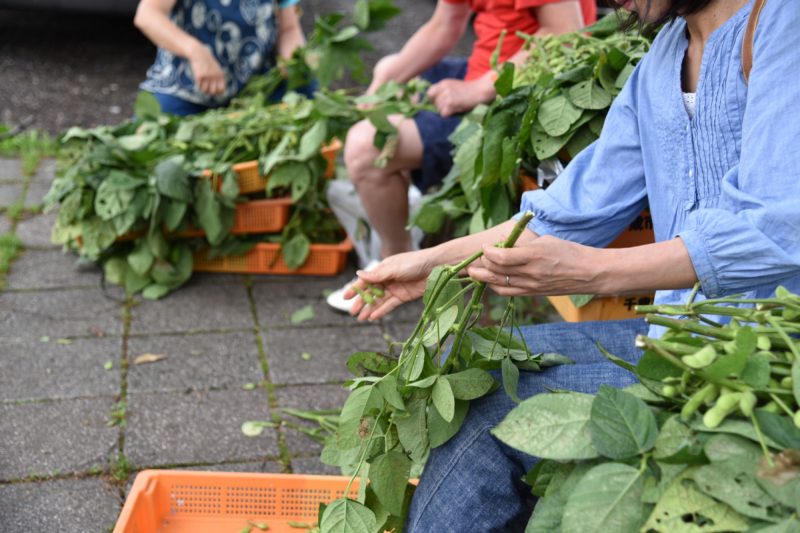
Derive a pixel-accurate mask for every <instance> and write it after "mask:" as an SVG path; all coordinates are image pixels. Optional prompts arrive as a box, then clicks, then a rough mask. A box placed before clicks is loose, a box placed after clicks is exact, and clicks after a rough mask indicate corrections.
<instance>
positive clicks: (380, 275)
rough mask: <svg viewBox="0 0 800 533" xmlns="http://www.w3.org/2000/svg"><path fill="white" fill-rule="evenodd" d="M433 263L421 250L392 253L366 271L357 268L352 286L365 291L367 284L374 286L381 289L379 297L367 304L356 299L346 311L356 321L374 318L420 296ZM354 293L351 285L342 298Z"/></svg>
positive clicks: (349, 297)
mask: <svg viewBox="0 0 800 533" xmlns="http://www.w3.org/2000/svg"><path fill="white" fill-rule="evenodd" d="M434 266H435V264H433V262H432V261H431V260H430V259H429V254H428V253H427V251H426V250H423V251H419V252H408V253H404V254H397V255H393V256H391V257H387V258H386V259H384V260H383V261H381V263H380V264H379V265H378V266H377V267H375V268H374V269H372V270H370V271H369V272H364V271H359V272H358V281H357V282H356V283H355V284H354V287H357V288H358V289H359V290H365V289H366V288H367V285H371V286H373V287H378V288H380V289H382V290H383V296H382V297H380V298H375V301H374V302H373V303H371V304H369V305H368V304H367V303H366V302H364V300H362V299H361V298H360V297H359V298H357V299H356V301H355V302H354V303H353V307H352V308H351V309H350V314H351V315H354V316H355V315H357V316H358V319H359V320H378V319H379V318H382V317H384V316H386V315H387V314H389V313H390V312H391V311H392V310H394V309H395V308H396V307H398V306H399V305H401V304H404V303H406V302H410V301H413V300H416V299H417V298H420V297H421V296H422V294H423V293H424V292H425V283H426V281H427V280H428V275H429V274H430V272H431V270H433V267H434ZM357 294H358V293H357V292H356V290H355V288H353V287H351V288H350V289H348V291H347V292H346V293H345V294H344V297H345V299H347V300H350V299H352V298H355V297H356V295H357Z"/></svg>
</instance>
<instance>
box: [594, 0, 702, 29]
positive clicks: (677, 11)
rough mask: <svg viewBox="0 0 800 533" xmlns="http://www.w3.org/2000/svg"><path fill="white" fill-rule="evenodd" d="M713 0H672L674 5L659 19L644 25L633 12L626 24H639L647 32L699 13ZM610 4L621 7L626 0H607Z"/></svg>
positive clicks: (648, 4)
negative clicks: (679, 18) (682, 17)
mask: <svg viewBox="0 0 800 533" xmlns="http://www.w3.org/2000/svg"><path fill="white" fill-rule="evenodd" d="M711 1H712V0H672V5H671V6H670V7H669V9H668V10H667V12H666V13H665V14H664V15H663V16H662V17H661V18H659V19H658V20H656V21H653V22H651V23H648V24H647V25H643V24H642V21H641V19H640V18H639V17H638V16H637V14H636V13H631V18H630V19H629V20H628V21H627V24H625V25H626V26H635V25H637V24H638V25H639V27H640V29H641V30H642V31H643V32H644V33H647V32H648V31H650V30H653V29H656V28H658V27H659V26H661V25H663V24H667V23H669V22H672V21H674V20H675V19H676V18H678V17H681V16H685V15H691V14H692V13H697V12H698V11H700V10H702V9H703V8H705V7H706V6H708V4H710V3H711ZM607 2H608V3H609V5H610V6H611V7H613V8H614V9H617V10H619V9H621V8H622V6H623V5H624V4H625V1H624V0H607ZM651 2H652V0H648V2H647V9H648V10H649V9H650V4H651Z"/></svg>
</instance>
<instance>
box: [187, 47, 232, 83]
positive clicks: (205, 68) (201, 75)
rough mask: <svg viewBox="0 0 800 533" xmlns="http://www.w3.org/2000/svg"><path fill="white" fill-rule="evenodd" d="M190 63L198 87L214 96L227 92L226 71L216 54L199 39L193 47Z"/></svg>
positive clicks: (189, 56) (189, 57)
mask: <svg viewBox="0 0 800 533" xmlns="http://www.w3.org/2000/svg"><path fill="white" fill-rule="evenodd" d="M188 59H189V65H190V66H191V67H192V74H193V75H194V81H195V83H196V84H197V88H198V89H200V91H202V92H204V93H206V94H210V95H212V96H219V95H221V94H223V93H224V92H225V73H223V72H222V67H220V66H219V62H217V59H216V58H215V57H214V54H212V53H211V51H210V50H209V49H208V48H206V46H204V45H203V44H202V43H200V42H199V41H198V42H197V46H194V47H192V50H191V52H190V53H189V55H188Z"/></svg>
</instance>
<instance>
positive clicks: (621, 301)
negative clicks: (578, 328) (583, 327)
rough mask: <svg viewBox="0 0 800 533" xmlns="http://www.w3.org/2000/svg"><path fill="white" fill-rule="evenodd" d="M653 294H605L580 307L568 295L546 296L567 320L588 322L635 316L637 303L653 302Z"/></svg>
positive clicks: (624, 318)
mask: <svg viewBox="0 0 800 533" xmlns="http://www.w3.org/2000/svg"><path fill="white" fill-rule="evenodd" d="M653 297H654V295H653V294H642V295H639V296H605V297H602V298H601V297H598V298H593V299H592V301H590V302H589V303H587V304H586V305H584V306H582V307H577V306H576V305H575V304H574V303H572V300H571V299H570V297H569V296H548V297H547V299H548V300H549V301H550V304H551V305H552V306H553V307H555V308H556V311H558V314H559V315H561V318H563V319H564V320H565V321H567V322H588V321H591V320H626V319H628V318H637V317H640V316H641V315H638V314H636V311H635V308H636V306H637V305H650V304H652V303H653Z"/></svg>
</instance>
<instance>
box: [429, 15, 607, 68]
mask: <svg viewBox="0 0 800 533" xmlns="http://www.w3.org/2000/svg"><path fill="white" fill-rule="evenodd" d="M444 1H445V2H447V3H450V4H465V3H468V4H469V6H470V8H471V9H472V10H473V11H475V13H476V16H475V22H474V24H473V27H474V28H475V35H476V37H477V38H476V39H475V44H474V45H473V47H472V54H471V55H470V57H469V62H468V64H467V76H466V79H468V80H472V79H475V78H479V77H481V76H482V75H483V74H484V73H486V72H487V71H488V70H489V69H490V68H491V58H492V54H493V53H494V49H495V48H496V47H497V41H498V39H500V33H501V32H502V31H503V30H506V36H505V37H504V38H503V48H502V49H501V51H500V62H503V61H506V60H507V59H508V58H509V57H511V56H513V55H514V54H515V53H516V52H517V51H518V50H519V49H520V48H521V47H522V45H523V43H524V41H523V40H522V39H520V38H519V37H517V32H518V31H521V32H523V33H527V34H533V33H536V32H537V31H538V30H539V23H538V22H537V20H536V17H535V16H534V14H533V11H532V10H531V8H534V7H539V6H541V5H544V4H553V3H557V2H560V1H562V0H444ZM595 2H596V0H580V3H581V10H582V11H583V21H584V24H586V25H588V24H591V23H593V22H594V21H595V19H596V17H597V6H596V4H595Z"/></svg>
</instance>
